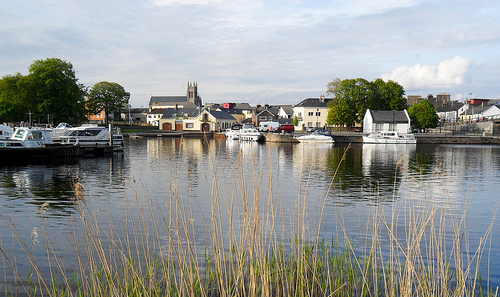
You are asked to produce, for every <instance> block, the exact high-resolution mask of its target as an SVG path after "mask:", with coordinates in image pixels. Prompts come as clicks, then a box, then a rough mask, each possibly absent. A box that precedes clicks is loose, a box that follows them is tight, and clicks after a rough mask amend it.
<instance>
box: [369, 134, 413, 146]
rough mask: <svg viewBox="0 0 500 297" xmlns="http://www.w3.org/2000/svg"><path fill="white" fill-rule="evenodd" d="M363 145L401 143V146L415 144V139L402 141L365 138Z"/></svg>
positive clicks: (397, 139)
mask: <svg viewBox="0 0 500 297" xmlns="http://www.w3.org/2000/svg"><path fill="white" fill-rule="evenodd" d="M363 143H399V144H415V143H417V140H416V139H415V138H408V139H401V138H373V137H368V136H363Z"/></svg>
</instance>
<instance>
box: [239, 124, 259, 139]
mask: <svg viewBox="0 0 500 297" xmlns="http://www.w3.org/2000/svg"><path fill="white" fill-rule="evenodd" d="M261 138H262V134H260V132H259V130H257V128H256V127H255V126H254V125H252V124H243V126H242V127H241V129H240V140H242V141H259V140H260V139H261Z"/></svg>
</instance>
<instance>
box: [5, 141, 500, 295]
mask: <svg viewBox="0 0 500 297" xmlns="http://www.w3.org/2000/svg"><path fill="white" fill-rule="evenodd" d="M346 151H347V150H346ZM344 157H345V154H344ZM210 158H211V164H212V170H213V172H212V173H213V174H212V175H210V176H211V177H209V175H206V182H207V183H208V184H210V185H211V186H210V188H211V192H210V193H207V197H206V199H210V217H204V216H203V214H202V211H200V209H199V208H200V206H199V205H198V204H197V203H196V201H193V200H191V199H189V197H190V193H183V192H182V187H181V186H180V185H181V184H182V183H183V182H184V181H182V180H179V174H177V173H178V172H179V170H184V169H181V168H182V166H181V164H173V165H172V166H173V168H171V169H170V170H171V171H170V172H171V174H170V175H169V176H168V178H169V180H170V186H169V188H168V189H163V193H164V195H163V196H162V197H151V196H150V195H149V191H148V189H147V187H145V186H143V185H141V184H137V183H136V181H135V179H133V183H134V185H135V186H136V193H135V196H134V197H128V196H127V195H124V205H125V207H123V208H120V209H117V210H115V211H116V212H115V211H109V209H108V210H107V209H106V206H105V205H103V204H102V203H100V202H99V201H98V200H97V199H96V198H95V197H92V195H91V194H90V193H89V192H88V191H87V189H86V188H85V185H84V183H82V182H81V181H75V183H74V193H75V202H74V203H75V205H76V207H77V209H78V213H77V215H75V217H74V218H72V220H71V222H70V223H69V225H68V228H69V230H70V231H71V232H70V234H71V238H69V239H68V240H69V241H70V242H71V245H72V247H73V249H74V255H75V257H76V259H77V262H78V267H76V268H71V269H69V268H66V266H65V263H64V259H63V258H62V256H61V254H60V251H59V248H58V240H64V239H60V238H57V239H56V238H55V236H54V235H53V234H52V233H51V229H50V224H49V222H48V221H47V219H45V218H44V217H43V211H44V207H42V208H41V212H42V219H43V223H44V225H43V236H44V242H45V249H46V256H47V259H48V262H49V264H50V267H51V269H50V273H49V274H46V273H43V272H42V271H41V269H40V267H39V265H38V263H37V259H36V257H35V253H34V251H33V250H31V249H30V247H29V243H27V242H26V241H25V239H23V237H22V236H21V234H20V232H19V230H18V229H17V228H16V225H15V224H14V223H13V221H12V220H11V219H9V218H7V217H2V219H3V220H4V221H5V222H6V224H7V226H8V227H9V229H10V231H11V233H12V236H13V238H14V239H15V240H16V241H17V243H18V245H19V246H20V247H21V249H22V251H23V253H24V254H25V256H26V257H27V258H28V260H29V263H30V265H31V267H32V270H33V271H34V276H33V277H34V278H36V281H33V280H32V278H31V276H26V278H25V277H23V276H22V275H19V274H18V272H17V271H18V270H17V267H16V265H15V257H13V256H12V255H11V254H10V253H9V252H8V251H6V250H5V249H4V248H3V247H2V246H0V253H1V254H2V255H3V257H4V258H5V260H6V262H7V263H8V264H9V265H10V267H11V269H12V272H13V273H14V275H15V276H16V279H17V280H18V281H19V283H20V288H22V290H23V291H24V294H25V295H27V296H478V295H480V296H497V295H498V289H497V288H491V287H490V286H489V285H490V284H489V283H487V284H486V285H485V284H484V283H482V275H481V272H480V271H479V264H480V263H481V261H483V260H484V259H483V258H485V257H487V256H488V253H489V250H490V249H491V246H489V244H490V243H491V236H492V226H493V220H494V218H492V223H491V224H490V227H489V228H488V229H487V230H485V233H484V236H483V237H482V238H481V240H480V242H471V241H470V240H469V238H468V233H467V229H466V226H465V218H466V216H467V208H465V210H464V212H463V213H461V214H457V213H456V212H453V211H450V210H449V209H448V208H446V207H438V206H436V205H434V204H433V203H430V200H432V199H431V198H432V197H429V195H433V193H429V192H428V191H427V189H426V186H425V182H424V181H414V183H421V184H418V185H415V184H412V183H409V185H410V186H416V187H420V188H421V189H422V190H421V191H420V192H419V193H417V194H414V193H412V192H411V191H408V192H404V194H402V192H400V191H399V190H400V189H398V188H397V186H396V185H395V187H394V189H393V191H394V193H393V195H394V198H400V199H394V201H397V202H394V203H393V206H392V209H391V210H390V211H389V212H388V213H386V210H384V208H382V207H379V205H374V206H368V208H370V211H368V213H369V216H370V217H369V218H368V220H367V221H368V222H369V223H368V224H367V226H361V228H365V231H364V238H362V242H363V243H364V246H361V247H359V246H355V245H354V243H353V239H352V236H351V234H349V232H348V231H347V228H346V226H345V224H346V223H345V221H344V220H343V219H342V213H341V211H340V219H339V220H338V221H337V226H336V227H335V228H336V230H338V232H337V234H332V235H331V237H325V236H323V235H322V232H321V230H322V229H323V228H324V227H325V226H324V216H325V208H326V205H327V199H329V198H328V197H331V192H330V191H333V190H334V188H335V186H334V182H335V181H336V178H337V172H338V170H339V168H340V166H341V165H342V160H341V161H340V162H339V163H338V164H337V166H338V167H337V170H336V172H335V174H334V175H333V177H332V179H331V184H330V189H329V193H327V194H326V195H325V197H323V198H322V199H323V201H322V203H321V207H320V208H319V209H311V207H310V205H311V204H310V203H309V200H310V199H311V197H309V196H308V191H307V188H308V185H309V184H308V182H307V180H308V179H309V177H308V176H309V175H310V172H311V168H307V165H305V164H303V165H302V166H303V168H302V173H303V177H302V178H301V180H306V182H305V183H304V184H300V185H298V187H299V190H298V193H299V194H298V195H297V201H296V207H295V208H294V209H293V212H292V211H288V210H285V209H284V208H283V206H282V205H281V199H280V191H279V189H277V188H276V187H275V186H274V185H273V178H274V177H273V175H272V173H265V172H264V171H263V170H262V169H261V168H260V167H259V166H258V165H257V164H254V166H253V170H251V171H246V170H245V167H244V166H243V162H244V160H242V155H241V153H240V155H239V157H238V158H237V159H236V160H233V159H230V158H229V159H228V160H227V162H226V165H224V166H227V168H223V169H221V168H220V164H221V160H222V159H226V158H228V156H219V155H217V154H215V155H214V154H212V155H210ZM270 158H271V156H270ZM342 159H343V158H342ZM228 168H230V169H228ZM221 170H229V171H230V172H231V174H233V176H236V178H234V183H233V184H231V185H225V184H224V182H223V178H224V176H223V171H221ZM401 170H404V169H401ZM269 172H272V170H269ZM435 178H439V177H435ZM367 195H374V196H376V195H378V192H377V190H376V189H374V190H373V192H372V193H367ZM401 195H408V196H405V197H400V196H401ZM413 195H416V197H414V196H413ZM314 198H317V197H314ZM403 198H404V199H403ZM107 207H111V206H107ZM117 212H119V213H118V215H115V216H113V214H116V213H117ZM311 212H313V213H311ZM313 218H314V220H313ZM450 225H451V226H452V230H449V229H447V226H450ZM329 227H330V228H331V227H332V226H329ZM450 234H451V236H450ZM447 238H450V240H448V239H447ZM12 294H13V295H15V294H14V293H12Z"/></svg>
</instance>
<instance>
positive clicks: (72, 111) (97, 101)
mask: <svg viewBox="0 0 500 297" xmlns="http://www.w3.org/2000/svg"><path fill="white" fill-rule="evenodd" d="M129 99H130V94H129V93H128V92H126V91H125V89H124V88H123V87H122V86H121V85H119V84H118V83H115V82H106V81H103V82H98V83H96V84H95V85H94V86H93V87H92V88H88V87H85V86H84V85H83V84H81V83H79V82H78V78H77V77H76V72H75V70H74V69H73V65H72V64H71V63H70V62H67V61H64V60H61V59H58V58H48V59H45V60H37V61H34V62H33V63H32V64H31V65H30V67H29V74H28V75H22V74H20V73H16V74H14V75H6V76H3V77H2V78H1V79H0V122H20V121H32V122H38V123H55V124H57V123H60V122H68V123H72V124H78V123H82V122H85V121H86V120H87V116H88V115H92V114H98V113H100V112H101V111H103V110H104V111H105V113H106V115H110V114H113V113H114V112H118V111H121V110H122V109H123V108H125V107H126V106H127V105H128V102H129ZM106 122H107V116H106Z"/></svg>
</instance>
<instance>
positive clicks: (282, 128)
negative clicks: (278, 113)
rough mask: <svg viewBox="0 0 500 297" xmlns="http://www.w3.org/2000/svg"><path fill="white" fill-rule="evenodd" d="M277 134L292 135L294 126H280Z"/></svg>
mask: <svg viewBox="0 0 500 297" xmlns="http://www.w3.org/2000/svg"><path fill="white" fill-rule="evenodd" d="M277 131H278V132H281V131H285V132H286V133H292V132H293V131H295V126H294V125H292V124H281V125H280V126H279V127H278V129H277Z"/></svg>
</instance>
